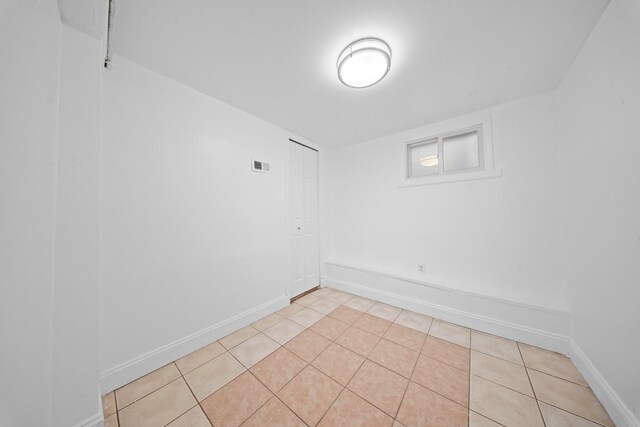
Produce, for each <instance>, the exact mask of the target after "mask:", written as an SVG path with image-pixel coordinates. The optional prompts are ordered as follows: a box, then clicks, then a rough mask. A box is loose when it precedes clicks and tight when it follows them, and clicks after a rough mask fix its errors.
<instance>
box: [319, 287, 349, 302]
mask: <svg viewBox="0 0 640 427" xmlns="http://www.w3.org/2000/svg"><path fill="white" fill-rule="evenodd" d="M353 297H354V296H353V295H351V294H350V293H347V292H342V291H338V290H334V291H333V292H331V293H330V294H329V295H327V296H326V297H325V298H326V299H328V300H329V301H333V302H335V303H337V304H344V303H345V302H347V301H349V300H350V299H351V298H353Z"/></svg>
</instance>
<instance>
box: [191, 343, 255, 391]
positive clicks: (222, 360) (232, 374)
mask: <svg viewBox="0 0 640 427" xmlns="http://www.w3.org/2000/svg"><path fill="white" fill-rule="evenodd" d="M244 371H245V368H244V366H242V364H240V362H238V361H237V360H236V359H235V358H234V357H233V356H232V355H231V354H229V353H226V352H225V353H222V354H221V355H220V356H218V357H216V358H215V359H213V360H210V361H209V362H207V363H205V364H204V365H202V366H200V367H198V368H196V369H194V370H193V371H191V372H189V373H188V374H186V375H185V376H184V379H185V380H186V381H187V384H189V387H190V388H191V390H192V391H193V394H194V395H195V396H196V398H197V399H198V401H201V400H203V399H204V398H205V397H207V396H209V395H210V394H211V393H213V392H215V391H217V390H218V389H219V388H220V387H222V386H224V385H225V384H227V383H228V382H229V381H231V380H233V379H234V378H236V377H237V376H238V375H240V374H241V373H243V372H244Z"/></svg>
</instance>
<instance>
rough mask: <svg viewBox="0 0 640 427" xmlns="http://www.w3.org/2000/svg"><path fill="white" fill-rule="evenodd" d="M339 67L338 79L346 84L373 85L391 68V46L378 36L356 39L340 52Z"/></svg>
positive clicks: (357, 85) (355, 86) (350, 85)
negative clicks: (377, 37)
mask: <svg viewBox="0 0 640 427" xmlns="http://www.w3.org/2000/svg"><path fill="white" fill-rule="evenodd" d="M337 67H338V79H340V81H341V82H342V83H343V84H345V85H346V86H349V87H353V88H365V87H369V86H373V85H374V84H376V83H378V82H379V81H380V80H382V79H383V78H384V76H386V75H387V73H388V72H389V69H390V68H391V48H390V47H389V45H388V44H387V43H385V42H384V41H382V40H380V39H376V38H365V39H360V40H356V41H354V42H353V43H351V44H350V45H349V46H347V47H346V48H344V50H343V51H342V52H341V53H340V56H338V63H337Z"/></svg>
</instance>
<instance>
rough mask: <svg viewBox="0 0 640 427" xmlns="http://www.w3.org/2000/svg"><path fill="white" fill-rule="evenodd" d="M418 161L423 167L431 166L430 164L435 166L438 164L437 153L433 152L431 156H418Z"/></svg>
mask: <svg viewBox="0 0 640 427" xmlns="http://www.w3.org/2000/svg"><path fill="white" fill-rule="evenodd" d="M418 161H419V162H420V164H421V165H422V166H425V167H428V168H430V167H432V166H437V165H438V155H437V154H433V155H431V156H425V157H420V159H419V160H418Z"/></svg>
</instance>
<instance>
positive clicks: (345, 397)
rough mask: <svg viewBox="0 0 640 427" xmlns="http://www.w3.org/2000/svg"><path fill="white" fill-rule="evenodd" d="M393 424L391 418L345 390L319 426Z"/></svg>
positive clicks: (383, 425)
mask: <svg viewBox="0 0 640 427" xmlns="http://www.w3.org/2000/svg"><path fill="white" fill-rule="evenodd" d="M392 422H393V419H391V417H390V416H388V415H387V414H385V413H384V412H382V411H381V410H379V409H378V408H376V407H375V406H373V405H371V404H370V403H369V402H367V401H365V400H363V399H362V398H360V397H358V396H357V395H356V394H354V393H352V392H350V391H349V390H344V391H343V392H342V393H341V394H340V396H339V397H338V399H336V401H335V403H334V404H333V406H331V408H329V411H327V413H326V415H325V416H324V418H322V421H321V422H320V424H318V425H319V426H320V427H344V426H362V427H390V426H391V423H392Z"/></svg>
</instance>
